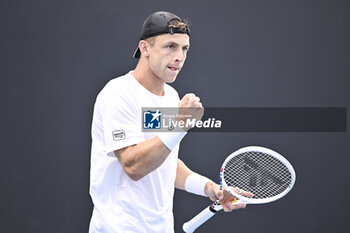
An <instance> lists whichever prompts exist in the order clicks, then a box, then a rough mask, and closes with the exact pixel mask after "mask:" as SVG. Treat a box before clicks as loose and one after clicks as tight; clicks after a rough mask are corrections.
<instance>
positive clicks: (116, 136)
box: [112, 129, 125, 141]
mask: <svg viewBox="0 0 350 233" xmlns="http://www.w3.org/2000/svg"><path fill="white" fill-rule="evenodd" d="M112 135H113V140H114V141H119V140H123V139H125V131H124V130H122V129H121V130H114V131H113V132H112Z"/></svg>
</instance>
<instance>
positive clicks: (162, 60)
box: [148, 33, 190, 83]
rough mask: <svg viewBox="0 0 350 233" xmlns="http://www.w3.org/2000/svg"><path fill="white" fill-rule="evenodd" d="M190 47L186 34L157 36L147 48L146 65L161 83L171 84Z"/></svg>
mask: <svg viewBox="0 0 350 233" xmlns="http://www.w3.org/2000/svg"><path fill="white" fill-rule="evenodd" d="M189 47H190V37H189V36H188V35H187V34H179V33H175V34H173V35H171V34H163V35H159V36H157V37H156V38H155V41H154V43H153V46H149V56H148V63H149V67H150V69H151V70H152V71H153V73H154V74H155V75H156V76H157V77H158V78H159V79H161V80H162V81H164V82H166V83H172V82H174V81H175V79H176V76H177V75H178V73H179V72H180V70H181V68H182V66H183V65H184V63H185V60H186V56H187V51H188V49H189Z"/></svg>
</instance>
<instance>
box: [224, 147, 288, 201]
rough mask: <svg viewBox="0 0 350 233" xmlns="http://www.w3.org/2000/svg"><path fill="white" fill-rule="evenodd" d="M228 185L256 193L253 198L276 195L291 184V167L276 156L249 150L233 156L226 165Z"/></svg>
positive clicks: (226, 181)
mask: <svg viewBox="0 0 350 233" xmlns="http://www.w3.org/2000/svg"><path fill="white" fill-rule="evenodd" d="M223 179H224V181H225V183H226V184H227V186H232V187H237V188H240V189H243V190H245V191H248V192H251V193H253V194H254V196H253V197H251V198H252V199H263V198H269V197H273V196H276V195H278V194H280V193H282V192H283V191H284V190H286V189H287V188H288V187H289V185H290V184H291V180H292V177H291V173H290V171H289V169H288V168H287V167H286V166H285V165H284V164H283V163H282V162H281V161H279V160H278V159H276V158H275V157H273V156H271V155H268V154H266V153H263V152H258V151H249V152H244V153H242V154H240V155H237V156H235V157H233V158H232V159H231V160H230V161H229V162H228V163H227V164H226V166H225V167H224V174H223Z"/></svg>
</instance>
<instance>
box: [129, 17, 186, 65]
mask: <svg viewBox="0 0 350 233" xmlns="http://www.w3.org/2000/svg"><path fill="white" fill-rule="evenodd" d="M174 20H175V21H176V20H177V21H179V22H184V23H186V22H185V20H183V19H181V18H180V17H178V16H177V15H174V14H172V13H170V12H165V11H158V12H155V13H153V14H151V15H150V16H148V17H147V19H146V20H145V21H144V22H143V25H142V30H141V37H140V40H144V39H147V38H150V37H153V36H158V35H161V34H166V33H170V34H174V33H182V34H187V35H190V29H189V28H188V25H187V26H186V27H184V28H177V27H172V26H170V25H169V23H170V22H171V21H174ZM186 24H187V23H186ZM140 56H141V51H140V49H139V48H138V47H137V48H136V50H135V52H134V55H133V57H134V58H140Z"/></svg>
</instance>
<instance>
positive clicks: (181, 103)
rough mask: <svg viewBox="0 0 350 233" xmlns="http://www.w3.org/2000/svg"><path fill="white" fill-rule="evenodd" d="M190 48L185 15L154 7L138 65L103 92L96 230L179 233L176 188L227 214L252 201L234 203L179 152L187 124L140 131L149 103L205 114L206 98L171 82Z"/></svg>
mask: <svg viewBox="0 0 350 233" xmlns="http://www.w3.org/2000/svg"><path fill="white" fill-rule="evenodd" d="M189 47H190V30H189V27H188V25H187V23H186V21H185V20H183V19H181V18H179V17H178V16H176V15H174V14H172V13H169V12H155V13H153V14H152V15H150V16H149V17H148V18H147V19H146V20H145V21H144V24H143V27H142V32H141V38H140V41H139V44H138V47H137V49H136V51H135V53H134V57H135V58H139V61H138V64H137V66H136V68H135V70H132V71H130V72H128V73H127V74H125V75H124V76H121V77H118V78H115V79H113V80H111V81H110V82H109V83H108V84H107V85H106V86H105V87H104V88H103V89H102V90H101V92H100V93H99V94H98V96H97V98H96V103H95V107H94V114H93V122H92V130H91V131H92V132H91V133H92V148H91V171H90V195H91V198H92V201H93V204H94V209H93V214H92V217H91V221H90V229H89V232H90V233H97V232H100V233H102V232H103V233H112V232H113V233H114V232H122V233H126V232H147V233H150V232H157V233H160V232H174V221H173V213H172V210H173V195H174V188H179V189H182V190H186V191H187V192H190V193H194V194H197V195H202V196H206V197H209V198H210V199H211V200H212V201H216V200H217V199H219V200H221V203H222V204H223V206H224V210H225V211H227V212H229V211H232V210H234V209H239V208H244V207H245V205H243V204H241V205H235V206H234V205H233V204H231V203H230V202H229V201H231V200H233V197H232V196H231V195H228V194H226V193H223V192H222V191H221V190H220V187H219V185H218V184H216V183H214V182H212V181H211V180H209V179H208V178H206V177H204V176H201V175H199V174H197V173H195V172H193V171H191V170H190V169H189V168H188V167H187V166H186V165H185V164H184V163H183V162H182V161H181V160H180V159H179V158H178V151H179V143H180V141H181V140H182V138H183V137H184V136H185V135H186V133H187V130H189V129H188V128H184V129H183V130H184V131H183V132H172V133H170V132H169V133H153V132H152V133H150V132H142V131H141V116H142V109H141V108H142V107H189V108H183V109H184V112H182V115H185V116H186V115H192V116H193V117H194V118H195V119H197V120H200V119H201V117H202V115H203V111H204V109H203V106H202V104H201V102H200V99H199V97H197V96H196V95H195V94H186V95H185V96H184V97H183V98H182V99H181V100H180V98H179V95H178V93H177V92H176V90H175V89H173V88H172V87H171V86H169V85H168V84H167V83H172V82H174V81H175V79H176V77H177V75H178V74H179V72H180V70H181V68H182V66H183V65H184V63H185V60H186V55H187V52H188V49H189Z"/></svg>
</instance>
